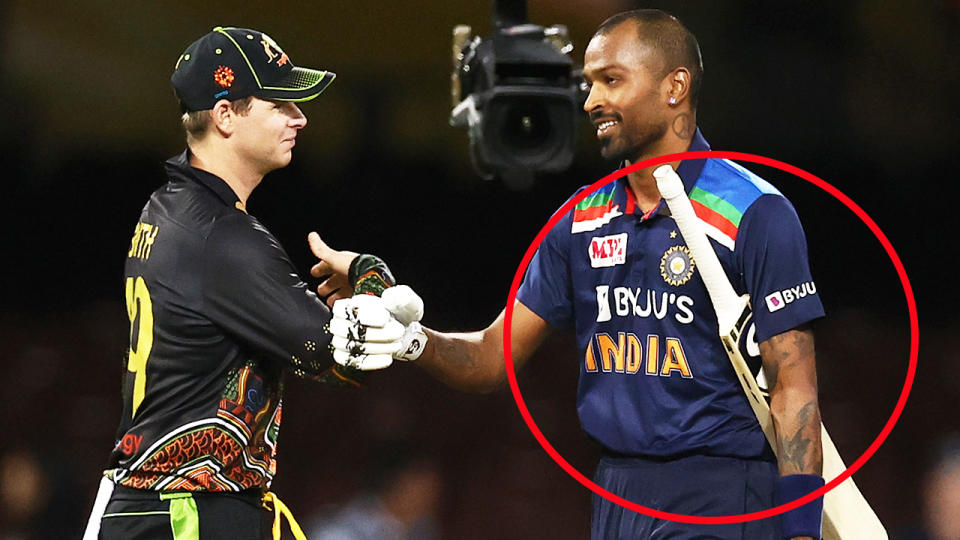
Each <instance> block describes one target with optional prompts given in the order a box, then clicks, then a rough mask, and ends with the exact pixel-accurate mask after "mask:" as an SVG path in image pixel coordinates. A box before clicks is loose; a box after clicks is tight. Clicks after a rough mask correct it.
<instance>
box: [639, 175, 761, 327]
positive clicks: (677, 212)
mask: <svg viewBox="0 0 960 540" xmlns="http://www.w3.org/2000/svg"><path fill="white" fill-rule="evenodd" d="M653 177H654V178H655V179H656V181H657V188H658V189H659V190H660V196H662V197H663V198H664V200H665V201H667V206H668V207H669V208H670V214H671V215H672V216H673V219H674V221H676V222H677V227H678V228H679V229H680V234H682V235H683V239H684V241H685V242H686V243H687V247H688V248H689V249H690V253H691V255H692V256H693V260H694V263H695V264H696V265H697V266H698V267H699V268H700V277H701V278H702V279H703V284H704V285H705V286H706V288H707V293H708V294H709V295H710V301H711V302H713V307H714V310H715V311H716V312H717V318H718V319H719V320H720V327H721V328H729V327H732V326H733V324H735V323H736V318H737V317H739V315H740V312H741V311H742V309H743V303H744V301H743V299H742V298H741V297H740V296H739V295H737V293H736V291H734V290H733V287H732V286H731V285H730V281H729V280H728V279H727V274H726V273H725V272H724V271H723V267H722V266H721V265H720V259H718V258H717V254H716V252H714V251H713V246H712V245H710V240H709V239H708V238H707V235H706V233H704V231H703V227H702V225H701V223H700V218H698V217H697V214H696V212H695V211H694V210H693V205H692V204H690V199H689V198H687V194H686V191H685V190H684V187H683V181H682V180H681V179H680V176H679V175H678V174H677V172H676V171H674V170H673V167H671V166H670V165H661V166H660V167H658V168H657V169H656V170H654V171H653ZM731 319H732V320H731Z"/></svg>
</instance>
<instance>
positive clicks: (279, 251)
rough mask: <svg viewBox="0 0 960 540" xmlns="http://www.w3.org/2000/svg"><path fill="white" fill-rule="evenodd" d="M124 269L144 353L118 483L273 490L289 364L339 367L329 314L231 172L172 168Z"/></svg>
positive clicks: (129, 380) (128, 383)
mask: <svg viewBox="0 0 960 540" xmlns="http://www.w3.org/2000/svg"><path fill="white" fill-rule="evenodd" d="M166 171H167V176H168V180H169V181H168V182H167V184H166V185H164V186H163V187H161V188H160V189H158V190H157V191H156V192H154V193H153V195H152V196H151V197H150V200H149V202H147V205H146V206H145V207H144V209H143V212H142V214H141V215H140V221H139V223H137V226H136V229H135V231H134V235H133V239H132V241H131V243H130V250H129V252H128V254H127V262H126V269H125V272H124V278H125V291H126V303H127V311H128V314H129V316H130V324H131V330H130V349H129V351H128V359H127V363H126V372H125V374H124V378H123V399H124V406H123V418H122V419H121V422H120V428H119V431H118V435H117V439H118V442H117V445H116V447H115V448H114V450H113V453H112V454H111V458H110V467H111V469H112V470H111V471H109V472H108V474H111V473H112V476H113V479H114V481H115V482H117V483H119V484H121V485H125V486H128V487H132V488H138V489H152V490H194V491H195V490H199V491H240V490H243V489H248V488H267V487H268V486H269V484H270V481H271V480H272V478H273V475H274V473H275V471H276V465H275V463H274V457H275V454H276V444H277V435H278V431H279V427H280V411H281V393H282V383H281V378H282V374H283V372H284V371H285V370H289V371H293V372H294V373H295V374H296V375H297V376H300V377H310V378H315V379H320V380H324V379H326V378H332V377H333V375H336V376H337V377H339V374H338V373H336V372H335V371H334V370H333V366H335V365H336V364H334V363H333V361H332V358H331V356H330V354H329V353H328V350H327V345H328V343H329V336H328V335H327V334H326V333H325V332H324V330H323V327H324V325H326V324H327V322H328V321H329V320H330V312H329V310H328V309H327V307H326V306H325V305H324V304H323V302H321V301H320V299H319V298H317V296H316V295H315V294H314V293H312V292H311V291H310V290H309V288H308V286H307V284H306V283H304V282H303V281H302V280H301V279H300V278H299V277H298V275H297V272H296V270H295V268H294V267H293V264H292V263H291V262H290V259H289V257H288V256H287V254H286V253H285V252H284V250H283V248H282V247H281V246H280V243H279V242H278V241H277V240H276V238H274V237H273V235H271V234H270V231H268V230H267V229H266V228H265V227H264V226H263V225H261V224H260V223H259V222H258V221H257V219H256V218H254V217H253V216H250V215H248V214H247V213H246V211H245V209H244V206H243V204H242V203H241V202H240V200H239V199H238V198H237V196H236V194H234V192H233V190H232V189H231V188H230V187H229V186H228V185H227V184H226V183H225V182H224V181H223V180H221V179H220V178H218V177H217V176H215V175H213V174H210V173H208V172H206V171H202V170H200V169H196V168H193V167H191V166H190V164H189V151H186V152H184V153H183V154H181V155H179V156H177V157H175V158H172V159H170V160H169V161H167V163H166Z"/></svg>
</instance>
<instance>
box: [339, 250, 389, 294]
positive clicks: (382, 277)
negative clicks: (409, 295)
mask: <svg viewBox="0 0 960 540" xmlns="http://www.w3.org/2000/svg"><path fill="white" fill-rule="evenodd" d="M347 279H348V280H349V281H350V286H352V287H353V292H354V293H355V294H372V295H373V296H380V295H381V294H382V293H383V291H384V290H385V289H386V288H388V287H393V286H394V285H396V284H397V280H395V279H394V278H393V274H391V273H390V269H389V268H387V263H385V262H383V260H382V259H380V257H377V256H376V255H367V254H364V255H358V256H357V257H356V258H354V259H353V262H351V263H350V270H349V272H347Z"/></svg>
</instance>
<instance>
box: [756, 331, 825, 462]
mask: <svg viewBox="0 0 960 540" xmlns="http://www.w3.org/2000/svg"><path fill="white" fill-rule="evenodd" d="M760 352H761V355H762V356H763V368H764V372H765V373H766V375H767V382H768V384H769V388H770V412H771V414H772V415H773V420H774V425H775V427H776V432H777V441H776V442H777V453H778V456H777V461H778V462H779V466H780V473H781V474H798V473H803V474H821V471H822V464H823V454H822V448H821V446H820V408H819V405H818V403H817V375H816V366H815V359H814V347H813V332H812V331H811V330H810V329H809V328H807V327H802V328H797V329H794V330H790V331H787V332H784V333H782V334H780V335H777V336H773V337H771V338H770V339H768V340H766V341H764V342H763V343H761V344H760Z"/></svg>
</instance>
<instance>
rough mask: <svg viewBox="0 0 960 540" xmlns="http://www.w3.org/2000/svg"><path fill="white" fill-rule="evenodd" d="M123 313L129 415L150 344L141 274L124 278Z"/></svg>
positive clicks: (138, 398)
mask: <svg viewBox="0 0 960 540" xmlns="http://www.w3.org/2000/svg"><path fill="white" fill-rule="evenodd" d="M126 297H127V315H128V316H129V317H130V351H129V352H128V354H127V371H129V372H131V373H134V374H135V376H134V379H133V401H132V402H131V411H130V416H131V417H133V416H135V415H136V414H137V409H138V408H139V407H140V403H141V402H143V394H144V391H145V390H146V387H147V359H148V358H149V357H150V349H151V348H152V347H153V303H152V302H151V301H150V291H148V290H147V283H146V282H145V281H144V280H143V278H142V277H137V278H136V280H134V278H132V277H128V278H127V282H126Z"/></svg>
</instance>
